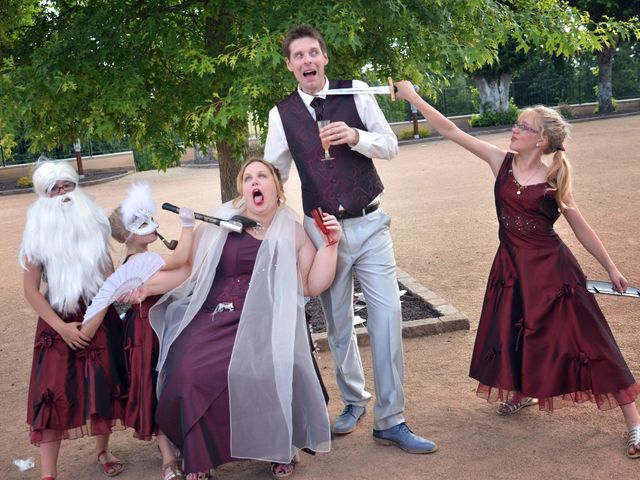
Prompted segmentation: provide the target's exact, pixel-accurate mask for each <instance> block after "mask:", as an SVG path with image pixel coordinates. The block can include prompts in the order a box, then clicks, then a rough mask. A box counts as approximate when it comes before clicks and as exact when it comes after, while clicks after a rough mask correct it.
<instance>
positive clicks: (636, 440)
mask: <svg viewBox="0 0 640 480" xmlns="http://www.w3.org/2000/svg"><path fill="white" fill-rule="evenodd" d="M631 448H633V449H634V450H635V451H634V452H633V453H630V452H629V450H630V449H631ZM626 453H627V457H629V458H640V425H636V426H635V427H633V428H632V429H631V430H629V431H628V432H627V451H626Z"/></svg>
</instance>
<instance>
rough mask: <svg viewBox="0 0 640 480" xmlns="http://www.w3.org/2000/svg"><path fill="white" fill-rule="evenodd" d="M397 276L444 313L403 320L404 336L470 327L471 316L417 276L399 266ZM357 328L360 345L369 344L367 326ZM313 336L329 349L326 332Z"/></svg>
mask: <svg viewBox="0 0 640 480" xmlns="http://www.w3.org/2000/svg"><path fill="white" fill-rule="evenodd" d="M396 276H397V277H398V281H399V282H400V283H402V285H404V286H405V287H406V288H407V290H409V291H411V293H413V294H414V295H416V296H418V297H420V298H421V299H422V300H423V301H424V302H425V303H428V304H429V305H431V306H432V307H433V308H434V309H436V310H437V311H439V312H440V313H441V314H442V316H441V317H434V318H423V319H421V320H410V321H406V322H404V321H403V322H402V337H403V338H413V337H423V336H427V335H438V334H441V333H446V332H454V331H457V330H469V329H470V325H469V318H468V317H467V316H466V315H465V314H464V313H462V312H460V311H459V310H458V309H457V308H455V307H454V306H453V305H451V304H450V303H449V302H447V301H446V300H444V299H443V298H441V297H439V296H438V295H437V294H436V293H434V292H432V291H431V290H429V289H428V288H426V287H424V286H423V285H422V284H420V283H418V281H417V280H416V279H415V278H413V277H412V276H411V275H409V274H408V273H407V272H405V271H404V270H401V269H400V268H397V267H396ZM355 330H356V336H357V338H358V345H359V346H364V345H369V334H368V333H367V328H366V327H358V328H356V329H355ZM311 336H312V339H313V342H314V344H315V345H317V346H318V348H320V349H321V350H323V351H328V350H329V344H328V342H327V334H326V332H320V333H313V334H312V335H311Z"/></svg>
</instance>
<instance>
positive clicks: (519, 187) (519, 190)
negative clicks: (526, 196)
mask: <svg viewBox="0 0 640 480" xmlns="http://www.w3.org/2000/svg"><path fill="white" fill-rule="evenodd" d="M541 166H542V163H538V166H537V167H536V168H535V169H534V170H533V173H532V174H531V175H529V176H528V177H527V179H526V180H525V181H524V185H523V184H522V183H520V182H519V181H518V179H517V178H516V176H515V174H514V172H513V163H512V164H511V169H510V170H509V172H511V176H512V177H513V183H515V184H516V188H517V191H516V195H520V194H521V193H522V192H524V191H525V189H526V188H527V187H528V186H529V185H528V183H529V181H530V180H531V179H532V178H533V176H534V175H535V174H536V172H537V171H538V170H539V169H540V167H541Z"/></svg>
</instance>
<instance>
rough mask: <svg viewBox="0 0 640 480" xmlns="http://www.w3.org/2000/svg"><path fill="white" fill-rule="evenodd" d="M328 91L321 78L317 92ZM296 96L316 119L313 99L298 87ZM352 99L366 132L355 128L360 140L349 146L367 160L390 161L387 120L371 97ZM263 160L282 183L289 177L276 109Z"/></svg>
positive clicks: (393, 141) (391, 136)
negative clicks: (273, 167) (279, 176)
mask: <svg viewBox="0 0 640 480" xmlns="http://www.w3.org/2000/svg"><path fill="white" fill-rule="evenodd" d="M367 86H368V85H367V84H366V83H364V82H361V81H360V80H353V87H367ZM328 89H329V80H328V79H327V78H326V77H325V82H324V87H323V88H322V90H321V91H320V92H324V91H326V90H328ZM298 95H300V98H302V101H303V102H304V104H305V106H306V107H307V110H309V114H310V115H311V117H312V118H316V117H315V111H314V109H313V107H312V106H311V105H310V104H311V101H312V100H313V99H314V98H315V96H314V95H309V94H307V93H305V92H303V91H302V90H301V89H300V86H298ZM318 96H320V97H322V98H326V95H322V94H320V95H318ZM354 99H355V103H356V110H357V111H358V115H359V116H360V119H361V120H362V123H363V124H364V125H365V127H367V130H368V131H364V130H360V129H357V130H358V135H359V136H360V139H359V140H358V143H357V144H355V145H349V146H350V147H351V149H352V150H355V151H356V152H358V153H361V154H362V155H365V156H367V157H369V158H382V159H385V160H391V159H392V158H393V157H395V156H396V155H397V154H398V138H397V137H396V135H395V133H393V130H391V127H390V126H389V123H388V122H387V119H386V118H385V117H384V114H383V113H382V110H380V107H379V106H378V102H376V100H375V98H374V97H373V94H360V95H354ZM329 120H331V119H329ZM264 158H265V160H267V161H268V162H271V163H272V164H273V165H275V166H276V167H277V168H278V170H280V175H281V176H282V181H283V182H286V181H287V179H288V178H289V171H290V170H291V161H292V160H293V157H292V156H291V152H290V151H289V144H288V143H287V137H286V136H285V133H284V127H283V125H282V119H281V118H280V112H279V111H278V107H277V106H276V107H273V108H272V109H271V110H270V111H269V132H268V133H267V141H266V143H265V146H264Z"/></svg>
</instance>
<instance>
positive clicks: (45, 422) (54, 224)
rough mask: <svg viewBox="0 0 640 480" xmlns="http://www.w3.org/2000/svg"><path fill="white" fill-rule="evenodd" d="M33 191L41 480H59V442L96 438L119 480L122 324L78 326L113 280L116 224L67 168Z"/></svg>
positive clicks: (48, 174) (27, 263) (34, 397)
mask: <svg viewBox="0 0 640 480" xmlns="http://www.w3.org/2000/svg"><path fill="white" fill-rule="evenodd" d="M33 185H34V189H35V191H36V193H37V194H38V199H37V200H36V201H35V202H34V203H33V204H32V205H31V207H29V210H28V212H27V222H26V225H25V229H24V235H23V238H22V243H21V245H20V254H19V260H20V263H21V265H22V267H23V268H24V294H25V298H26V299H27V301H28V302H29V304H30V305H31V306H32V307H33V309H34V310H35V311H36V313H37V314H38V324H37V327H36V338H35V342H34V349H33V363H32V368H31V381H30V384H29V399H28V408H27V422H28V424H29V430H30V439H31V443H33V444H34V445H38V446H39V447H40V459H41V472H42V478H43V480H55V478H56V475H57V459H58V453H59V450H60V442H61V440H62V439H67V438H79V437H82V436H84V435H95V437H96V456H97V459H98V462H99V463H100V465H101V467H102V470H103V473H104V474H105V475H107V476H115V475H118V474H119V473H121V472H122V471H123V470H124V464H123V463H122V462H121V461H120V460H118V459H117V458H116V457H114V456H113V455H112V454H111V453H110V452H109V451H108V450H107V446H108V442H109V434H110V433H111V430H112V427H114V426H115V425H116V424H117V423H119V421H120V420H121V419H122V416H123V398H124V394H125V386H124V382H123V377H124V372H123V356H122V348H121V343H120V339H121V322H120V319H119V318H118V316H117V313H116V311H115V309H113V307H110V308H109V309H107V310H103V311H102V312H101V313H100V314H99V315H97V316H96V317H95V318H94V320H92V321H91V322H89V323H87V324H85V325H83V326H82V327H81V323H80V322H81V321H82V317H83V315H84V311H85V310H86V305H87V303H88V302H89V301H90V300H91V299H92V298H93V296H94V295H95V294H96V292H97V291H98V289H99V288H100V286H101V285H102V282H103V281H104V279H105V277H106V276H107V275H108V274H109V273H111V270H112V266H111V259H110V257H109V253H108V237H109V231H110V229H109V221H108V219H107V217H106V215H105V213H104V212H103V210H102V208H100V206H99V205H98V204H97V203H96V202H95V200H94V199H93V198H91V197H90V196H89V195H87V194H85V193H84V192H82V190H81V189H80V188H79V187H78V174H77V173H76V172H75V170H74V169H73V168H72V167H71V166H70V165H69V164H68V163H66V162H50V161H45V162H43V163H41V164H40V165H39V166H38V167H37V169H36V171H35V173H34V174H33ZM43 282H44V283H45V284H46V289H45V293H43V292H41V291H40V287H41V284H42V283H43Z"/></svg>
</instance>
